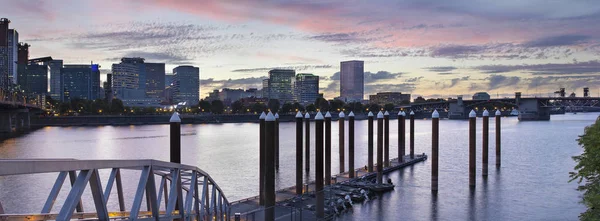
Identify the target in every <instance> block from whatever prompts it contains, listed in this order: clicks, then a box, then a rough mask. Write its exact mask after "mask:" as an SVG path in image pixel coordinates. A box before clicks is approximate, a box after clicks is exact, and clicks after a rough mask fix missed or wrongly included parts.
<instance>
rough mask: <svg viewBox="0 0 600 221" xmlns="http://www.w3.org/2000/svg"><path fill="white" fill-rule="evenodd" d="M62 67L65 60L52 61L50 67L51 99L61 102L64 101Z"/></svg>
mask: <svg viewBox="0 0 600 221" xmlns="http://www.w3.org/2000/svg"><path fill="white" fill-rule="evenodd" d="M62 66H63V60H52V61H50V63H49V65H48V67H49V68H50V97H52V99H54V100H59V101H62V100H63V97H62V96H63V93H62V92H63V84H62V81H61V79H62V74H61V73H62Z"/></svg>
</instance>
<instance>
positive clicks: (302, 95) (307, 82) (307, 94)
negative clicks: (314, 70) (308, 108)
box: [294, 74, 319, 105]
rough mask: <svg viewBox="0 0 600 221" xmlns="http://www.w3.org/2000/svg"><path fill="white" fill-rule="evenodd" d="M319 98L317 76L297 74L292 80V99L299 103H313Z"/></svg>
mask: <svg viewBox="0 0 600 221" xmlns="http://www.w3.org/2000/svg"><path fill="white" fill-rule="evenodd" d="M317 98H319V76H316V75H313V74H298V75H296V79H295V81H294V100H296V101H297V102H298V103H301V104H304V105H306V104H311V103H314V102H315V101H316V100H317Z"/></svg>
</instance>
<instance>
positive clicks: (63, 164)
mask: <svg viewBox="0 0 600 221" xmlns="http://www.w3.org/2000/svg"><path fill="white" fill-rule="evenodd" d="M125 170H128V171H129V170H133V171H136V172H137V173H136V174H140V176H139V181H138V183H137V188H136V190H135V193H134V197H133V201H132V202H131V204H132V207H131V208H125V197H124V195H125V194H124V193H123V183H122V177H121V174H122V173H121V172H122V171H125ZM100 171H103V172H109V171H110V175H109V178H108V180H107V181H106V182H105V183H104V185H105V187H104V188H103V185H102V184H103V182H102V181H101V179H100V176H99V173H100ZM41 173H56V174H57V176H56V181H55V182H54V185H53V187H52V188H51V189H50V190H49V193H48V197H47V199H46V201H45V203H44V204H43V208H42V210H41V211H40V213H37V214H10V213H8V212H10V211H4V209H3V208H2V201H5V202H6V201H19V200H21V199H0V220H2V221H4V220H11V221H12V220H71V219H88V220H90V219H92V220H173V219H178V220H227V219H229V215H230V214H229V213H230V207H229V206H230V204H229V201H228V200H227V198H226V197H225V194H223V191H222V190H221V188H219V186H218V185H217V184H216V183H215V181H214V180H213V179H212V178H211V177H210V176H209V175H208V174H207V173H206V172H204V171H202V170H200V169H199V168H197V167H194V166H187V165H182V164H176V163H169V162H163V161H157V160H74V159H36V160H0V176H9V175H10V176H12V175H27V174H30V175H31V174H41ZM67 176H68V177H69V179H70V183H71V189H70V190H69V192H68V195H67V197H66V199H65V201H64V203H62V207H61V208H60V209H59V210H56V209H55V210H53V205H54V204H55V201H56V200H57V197H58V194H59V192H60V191H61V188H62V187H63V184H64V182H65V180H66V178H67ZM128 178H130V179H127V180H136V178H135V177H128ZM115 183H116V187H115ZM88 184H89V185H88ZM87 187H89V190H90V191H91V194H92V198H93V203H94V208H95V212H84V208H83V205H82V200H81V199H82V194H83V192H84V190H86V188H87ZM113 189H116V191H117V197H116V199H110V198H109V197H110V196H111V192H112V191H113ZM113 195H114V194H113ZM113 198H114V197H113ZM144 199H145V200H144ZM109 200H117V201H118V211H109V209H108V207H107V202H108V201H109ZM143 201H145V202H146V208H145V209H142V202H143ZM161 204H164V207H162V206H161ZM52 211H59V212H58V213H55V212H54V213H53V212H52Z"/></svg>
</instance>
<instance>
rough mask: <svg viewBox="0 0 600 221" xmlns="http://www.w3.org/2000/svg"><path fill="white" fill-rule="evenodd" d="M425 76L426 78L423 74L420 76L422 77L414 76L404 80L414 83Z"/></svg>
mask: <svg viewBox="0 0 600 221" xmlns="http://www.w3.org/2000/svg"><path fill="white" fill-rule="evenodd" d="M423 78H425V77H423V76H420V77H413V78H409V79H406V80H404V82H410V83H414V82H418V81H420V80H421V79H423Z"/></svg>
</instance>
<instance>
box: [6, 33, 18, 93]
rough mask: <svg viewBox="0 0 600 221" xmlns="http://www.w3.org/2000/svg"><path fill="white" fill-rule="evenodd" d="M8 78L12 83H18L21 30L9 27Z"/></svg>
mask: <svg viewBox="0 0 600 221" xmlns="http://www.w3.org/2000/svg"><path fill="white" fill-rule="evenodd" d="M7 34H8V38H7V39H8V71H9V73H8V78H9V80H10V82H11V83H12V84H16V83H17V59H18V51H19V48H18V45H19V32H17V30H15V29H8V33H7Z"/></svg>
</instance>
